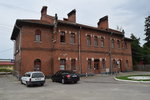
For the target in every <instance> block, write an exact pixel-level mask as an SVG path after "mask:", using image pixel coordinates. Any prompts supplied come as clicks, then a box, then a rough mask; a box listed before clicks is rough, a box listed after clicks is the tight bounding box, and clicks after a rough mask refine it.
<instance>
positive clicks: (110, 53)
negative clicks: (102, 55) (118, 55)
mask: <svg viewBox="0 0 150 100" xmlns="http://www.w3.org/2000/svg"><path fill="white" fill-rule="evenodd" d="M112 35H113V32H111V33H110V40H109V59H110V74H113V66H112V50H111V37H112Z"/></svg>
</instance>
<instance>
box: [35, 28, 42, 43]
mask: <svg viewBox="0 0 150 100" xmlns="http://www.w3.org/2000/svg"><path fill="white" fill-rule="evenodd" d="M35 41H36V42H40V41H41V31H40V30H36V31H35Z"/></svg>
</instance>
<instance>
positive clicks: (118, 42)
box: [117, 40, 121, 48]
mask: <svg viewBox="0 0 150 100" xmlns="http://www.w3.org/2000/svg"><path fill="white" fill-rule="evenodd" d="M117 45H118V48H120V47H121V46H120V41H119V40H117Z"/></svg>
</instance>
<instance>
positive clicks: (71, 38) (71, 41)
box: [70, 33, 75, 44]
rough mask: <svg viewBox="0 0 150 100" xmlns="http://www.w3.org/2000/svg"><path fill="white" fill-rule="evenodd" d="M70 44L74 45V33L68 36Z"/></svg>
mask: <svg viewBox="0 0 150 100" xmlns="http://www.w3.org/2000/svg"><path fill="white" fill-rule="evenodd" d="M70 43H71V44H74V43H75V34H74V33H71V35H70Z"/></svg>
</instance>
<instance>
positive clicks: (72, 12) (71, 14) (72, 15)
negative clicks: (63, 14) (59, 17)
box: [68, 9, 76, 23]
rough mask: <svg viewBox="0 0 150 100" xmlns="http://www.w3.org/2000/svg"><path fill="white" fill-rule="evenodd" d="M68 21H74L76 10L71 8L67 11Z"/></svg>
mask: <svg viewBox="0 0 150 100" xmlns="http://www.w3.org/2000/svg"><path fill="white" fill-rule="evenodd" d="M68 21H70V22H74V23H76V10H75V9H74V10H72V11H71V12H70V13H68Z"/></svg>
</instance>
